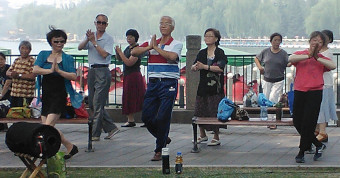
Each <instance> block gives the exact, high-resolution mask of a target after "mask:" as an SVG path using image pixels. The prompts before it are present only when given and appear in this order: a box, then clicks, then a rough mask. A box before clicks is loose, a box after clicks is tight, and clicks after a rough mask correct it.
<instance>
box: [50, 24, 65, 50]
mask: <svg viewBox="0 0 340 178" xmlns="http://www.w3.org/2000/svg"><path fill="white" fill-rule="evenodd" d="M49 29H50V30H51V31H50V32H48V33H47V34H46V39H47V42H48V44H50V46H51V45H52V38H58V37H62V38H64V39H65V43H66V41H67V35H66V33H65V32H64V30H60V29H56V28H55V27H53V26H49Z"/></svg>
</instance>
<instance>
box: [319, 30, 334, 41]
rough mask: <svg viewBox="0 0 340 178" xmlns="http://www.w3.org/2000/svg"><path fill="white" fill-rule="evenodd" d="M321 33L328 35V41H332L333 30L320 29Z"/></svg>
mask: <svg viewBox="0 0 340 178" xmlns="http://www.w3.org/2000/svg"><path fill="white" fill-rule="evenodd" d="M321 33H323V34H324V35H326V36H328V38H329V43H333V32H332V31H330V30H322V31H321Z"/></svg>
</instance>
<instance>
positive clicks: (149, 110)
mask: <svg viewBox="0 0 340 178" xmlns="http://www.w3.org/2000/svg"><path fill="white" fill-rule="evenodd" d="M177 83H178V81H177V79H167V80H165V81H154V82H149V83H148V87H147V90H146V93H145V97H144V104H143V111H142V121H143V122H144V123H145V125H146V127H147V129H148V130H149V132H150V133H151V134H152V135H153V136H154V137H155V138H156V149H155V152H161V151H162V148H164V147H165V146H166V140H167V138H168V134H169V130H170V121H171V115H172V109H173V106H174V102H175V99H176V96H177Z"/></svg>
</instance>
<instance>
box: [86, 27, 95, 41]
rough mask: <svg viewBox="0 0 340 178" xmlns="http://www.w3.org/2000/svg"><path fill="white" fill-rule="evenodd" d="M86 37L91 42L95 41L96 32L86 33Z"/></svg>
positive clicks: (88, 31)
mask: <svg viewBox="0 0 340 178" xmlns="http://www.w3.org/2000/svg"><path fill="white" fill-rule="evenodd" d="M86 37H87V39H89V41H91V42H94V41H95V37H94V32H92V31H91V30H90V29H89V30H87V31H86Z"/></svg>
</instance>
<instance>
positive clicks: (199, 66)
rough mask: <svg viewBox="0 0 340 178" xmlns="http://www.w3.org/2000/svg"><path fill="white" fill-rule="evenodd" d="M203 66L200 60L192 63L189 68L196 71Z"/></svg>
mask: <svg viewBox="0 0 340 178" xmlns="http://www.w3.org/2000/svg"><path fill="white" fill-rule="evenodd" d="M204 66H205V64H203V63H202V62H200V61H197V62H196V64H194V65H192V67H191V70H193V71H198V70H201V69H204Z"/></svg>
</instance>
